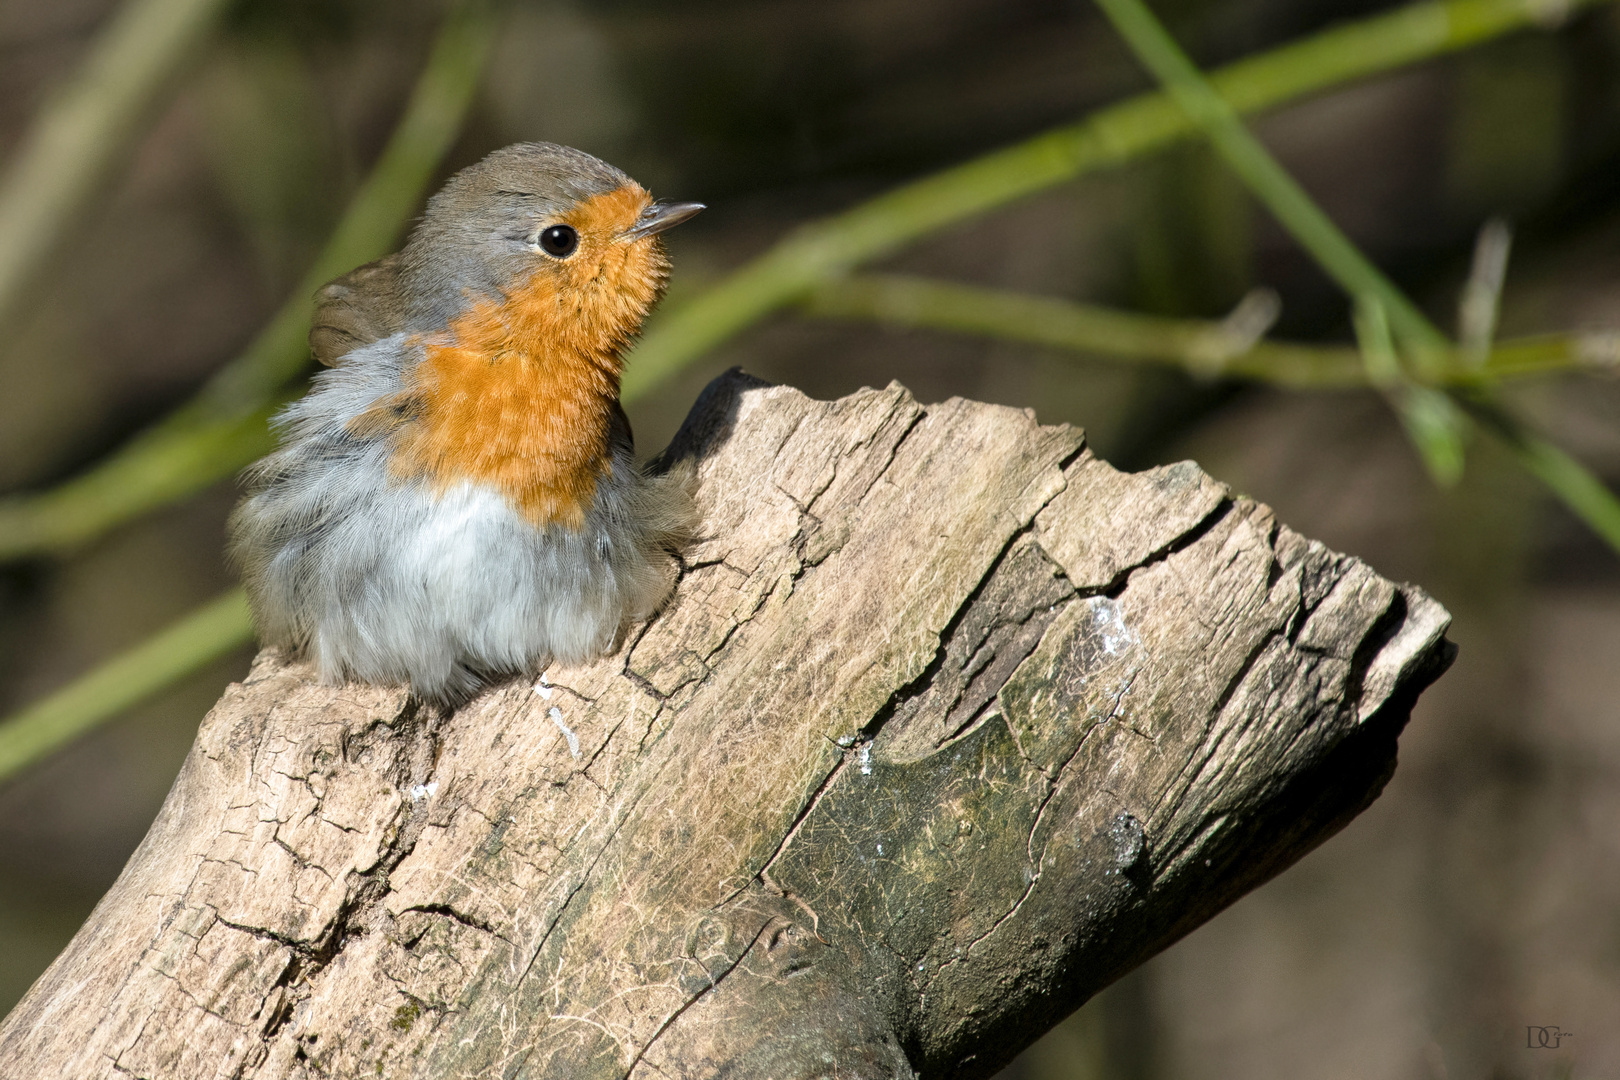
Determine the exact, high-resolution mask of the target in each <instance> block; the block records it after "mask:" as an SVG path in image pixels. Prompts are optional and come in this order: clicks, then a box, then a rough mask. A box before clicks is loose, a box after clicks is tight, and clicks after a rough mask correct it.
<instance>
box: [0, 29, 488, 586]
mask: <svg viewBox="0 0 1620 1080" xmlns="http://www.w3.org/2000/svg"><path fill="white" fill-rule="evenodd" d="M493 38H494V21H493V19H492V18H491V16H490V15H489V13H488V11H487V10H486V9H485V7H484V6H483V5H482V4H475V3H469V4H463V5H461V6H460V7H459V8H457V9H456V10H455V11H453V12H452V13H451V14H450V15H449V16H448V17H447V19H446V22H445V24H444V26H443V27H442V28H441V30H440V31H439V35H438V37H437V39H436V41H435V43H434V45H433V50H432V53H431V54H430V56H429V58H428V62H427V65H426V67H425V68H424V70H423V72H422V75H421V77H420V78H419V79H418V80H417V83H416V86H415V88H414V89H413V91H412V93H411V97H410V100H409V101H408V102H407V104H406V106H405V111H404V113H403V115H402V116H401V118H400V121H399V124H398V125H397V126H396V127H395V129H394V132H393V135H392V136H391V137H390V138H389V141H388V145H387V147H385V148H384V150H383V153H382V156H381V157H380V158H378V160H377V164H376V165H375V166H373V168H372V170H371V173H370V175H369V176H368V177H367V178H366V181H365V183H364V184H362V186H361V188H360V190H359V191H358V192H356V193H355V196H354V198H353V199H352V200H350V203H349V206H348V209H347V210H346V211H345V212H344V215H343V218H342V220H341V221H340V222H339V223H338V225H337V227H336V229H335V230H334V231H333V233H332V235H331V237H330V238H329V239H328V240H327V242H326V245H325V246H324V247H323V249H322V250H321V253H320V255H319V256H318V257H317V258H316V260H315V263H314V265H313V266H311V267H310V269H309V271H308V272H307V273H306V274H305V275H304V278H303V280H302V281H300V282H299V284H298V286H297V287H296V288H295V289H294V290H293V293H292V295H291V296H290V297H289V298H288V299H287V302H286V303H284V304H283V305H282V307H281V310H280V311H278V312H277V313H276V314H275V316H274V317H273V318H272V319H271V320H270V322H269V323H268V324H267V325H266V326H265V327H264V329H263V330H261V331H260V332H259V334H258V336H257V337H255V338H254V339H253V341H252V342H251V343H250V344H249V345H248V347H247V349H246V350H245V351H244V352H243V353H242V354H241V355H240V356H238V357H237V358H236V359H235V360H233V361H231V362H230V363H229V364H227V365H225V367H223V368H221V369H220V370H219V371H218V372H216V373H215V374H214V376H213V377H212V378H210V379H209V380H208V382H207V383H206V384H204V386H203V387H202V389H201V390H200V391H199V392H198V393H197V394H196V395H195V396H194V397H193V398H192V399H191V400H190V401H189V402H187V403H186V404H185V405H182V406H181V407H180V408H179V409H177V410H176V411H175V412H174V413H172V414H170V415H169V416H168V417H167V418H165V419H164V420H162V421H160V422H159V423H157V424H156V425H154V426H153V427H151V428H148V429H147V430H146V431H144V432H141V433H140V434H139V435H137V436H135V437H134V438H133V439H131V440H130V441H129V442H128V443H126V444H125V445H124V446H123V447H121V448H119V449H118V450H117V451H115V452H114V453H113V454H111V455H110V456H109V457H107V458H105V459H103V460H102V461H101V462H100V463H98V464H97V465H96V466H94V467H93V468H91V469H90V470H89V471H87V472H85V473H82V474H80V475H79V476H77V477H74V478H73V479H71V480H69V481H67V482H65V483H63V484H61V485H59V486H57V487H55V488H53V489H51V490H49V491H45V492H41V493H39V494H36V495H22V496H12V497H10V498H7V499H3V500H0V560H3V559H15V558H20V557H23V556H27V555H34V554H39V553H42V552H49V551H60V550H63V549H66V548H71V547H73V546H75V545H78V544H81V543H84V542H86V541H88V540H90V539H93V538H94V537H96V536H98V535H100V534H102V533H104V532H106V531H107V530H108V529H110V528H112V527H113V526H115V525H118V524H121V523H122V522H125V521H128V520H130V519H132V518H135V517H138V516H139V515H141V514H143V513H146V512H148V511H150V510H153V509H156V508H157V507H159V506H163V505H166V504H168V503H171V502H176V501H178V500H180V499H182V498H184V497H186V496H187V495H191V494H193V493H195V492H197V491H199V490H201V489H202V488H204V487H206V486H208V485H209V484H212V483H214V482H215V481H217V480H219V479H221V478H223V477H225V476H228V475H230V474H231V473H233V472H235V471H236V470H237V469H240V468H241V467H242V466H243V465H246V464H247V463H248V462H250V461H252V460H253V459H255V458H257V457H259V456H261V455H262V454H264V453H265V452H266V451H267V450H269V449H270V447H271V445H272V441H271V437H270V434H269V432H268V431H267V430H266V428H265V419H266V417H267V416H268V415H269V413H270V412H272V411H274V407H275V406H276V405H277V404H279V403H280V402H281V401H284V400H285V399H286V398H287V397H288V396H289V392H288V391H287V390H285V389H284V388H285V387H286V386H287V384H288V383H289V382H290V381H291V380H292V379H293V378H295V377H296V376H297V375H298V374H299V373H301V372H302V371H303V370H304V368H305V367H306V366H308V363H309V346H308V343H307V341H306V334H307V332H308V329H309V316H310V296H311V294H312V293H314V291H315V290H316V289H317V288H319V287H320V286H321V285H322V284H324V283H325V282H326V281H328V280H330V279H331V278H333V277H335V276H337V275H338V274H340V273H344V272H346V271H348V270H350V269H353V268H354V267H355V266H357V265H359V264H361V263H364V262H368V261H370V260H371V259H375V258H377V257H378V256H380V255H383V254H385V253H387V252H388V251H389V250H391V249H392V248H393V247H394V246H395V245H396V244H397V242H398V240H399V238H400V236H401V235H402V234H403V232H404V230H405V226H406V223H407V222H408V221H409V220H410V216H411V213H412V212H413V211H414V210H415V209H416V207H417V206H418V205H419V204H420V202H421V199H422V195H423V192H424V191H425V190H426V188H427V186H428V184H429V183H430V182H431V181H432V179H433V175H434V173H435V171H436V170H437V169H438V167H439V164H440V162H442V161H443V160H444V155H445V154H446V153H447V152H449V149H450V146H451V145H452V144H453V143H454V141H455V139H456V136H457V135H458V134H459V132H460V131H461V124H462V120H463V119H464V118H465V116H466V113H467V109H468V107H469V106H470V104H471V102H472V98H473V93H474V91H475V90H476V89H477V86H478V82H479V78H480V76H481V75H482V73H483V68H484V63H485V60H486V59H487V57H488V54H489V48H490V45H491V43H492V41H493Z"/></svg>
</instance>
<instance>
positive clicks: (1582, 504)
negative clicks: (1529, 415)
mask: <svg viewBox="0 0 1620 1080" xmlns="http://www.w3.org/2000/svg"><path fill="white" fill-rule="evenodd" d="M1459 401H1460V402H1461V403H1462V406H1463V408H1464V409H1465V410H1467V412H1468V413H1469V415H1471V416H1472V417H1473V418H1474V419H1475V420H1477V421H1478V422H1479V425H1480V426H1481V427H1483V428H1484V429H1485V430H1486V431H1489V432H1490V433H1491V434H1493V435H1495V436H1496V437H1497V438H1498V439H1501V440H1502V443H1503V444H1504V445H1505V446H1507V448H1508V449H1509V450H1511V451H1512V452H1513V456H1514V457H1515V458H1516V459H1517V460H1518V462H1519V464H1520V465H1522V466H1524V468H1525V470H1526V471H1527V472H1529V473H1530V474H1531V475H1532V476H1534V477H1535V478H1536V479H1538V480H1540V481H1541V482H1542V483H1543V484H1545V485H1546V486H1547V487H1548V488H1549V489H1551V490H1552V492H1553V493H1554V494H1555V495H1557V496H1558V498H1559V500H1560V501H1561V502H1563V504H1564V505H1565V506H1566V507H1568V508H1569V510H1570V512H1571V513H1573V514H1574V515H1575V516H1576V517H1578V518H1580V519H1581V520H1582V521H1584V522H1585V523H1586V525H1587V526H1588V527H1589V528H1590V529H1591V530H1592V531H1593V532H1595V533H1597V534H1598V536H1600V537H1602V538H1603V540H1604V541H1605V542H1606V543H1608V545H1609V546H1610V547H1611V548H1613V549H1614V550H1615V551H1620V500H1616V498H1615V496H1614V493H1613V492H1612V491H1610V490H1609V489H1608V488H1607V487H1605V486H1604V485H1603V482H1602V481H1600V480H1599V479H1598V478H1597V477H1595V476H1593V475H1592V473H1591V472H1590V471H1589V470H1587V468H1586V467H1585V466H1584V465H1582V464H1581V463H1580V462H1579V461H1577V460H1575V459H1574V458H1573V457H1571V456H1570V455H1569V454H1567V453H1565V452H1564V451H1563V450H1561V449H1559V448H1558V447H1557V446H1554V445H1553V444H1552V443H1550V442H1548V441H1547V440H1546V439H1544V438H1542V437H1541V436H1540V435H1539V434H1537V433H1536V432H1535V431H1534V430H1533V429H1532V428H1530V427H1529V426H1528V425H1526V424H1523V423H1521V422H1520V421H1518V420H1517V419H1515V418H1514V417H1513V416H1512V415H1510V414H1509V413H1508V412H1507V411H1506V410H1505V409H1503V408H1502V407H1501V406H1500V405H1498V404H1496V403H1495V402H1492V401H1490V400H1489V399H1487V398H1484V397H1477V396H1471V395H1466V394H1465V395H1462V396H1461V397H1460V398H1459Z"/></svg>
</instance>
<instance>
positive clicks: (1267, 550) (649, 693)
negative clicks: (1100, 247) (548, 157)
mask: <svg viewBox="0 0 1620 1080" xmlns="http://www.w3.org/2000/svg"><path fill="white" fill-rule="evenodd" d="M666 453H667V454H668V455H669V456H670V457H672V458H678V457H686V456H689V457H694V458H696V459H697V460H698V475H699V478H700V482H701V487H700V491H699V503H700V505H701V507H702V509H703V512H704V531H703V536H702V538H701V539H700V540H699V541H698V542H697V543H696V544H694V545H693V547H692V548H691V550H690V551H688V552H687V554H686V568H685V572H684V574H683V576H682V578H681V581H680V584H679V586H678V589H677V592H676V595H675V597H674V599H673V601H672V602H671V604H670V606H669V607H668V609H667V610H666V611H665V612H664V613H663V614H662V615H661V616H660V617H659V618H657V619H656V620H654V621H653V622H652V623H651V624H650V625H649V626H648V627H646V628H645V629H644V630H638V631H637V635H638V636H635V637H633V639H632V640H631V641H629V642H627V643H625V646H624V647H623V648H622V649H621V650H620V651H619V652H618V653H617V654H616V655H614V656H612V657H609V658H606V659H604V660H602V661H600V662H597V663H595V664H592V665H590V666H589V667H584V668H579V669H572V670H566V671H564V670H557V671H552V672H550V673H548V679H547V681H545V682H544V683H543V684H541V685H538V686H535V687H531V686H530V685H529V684H527V683H523V684H517V685H508V686H505V687H501V688H497V689H495V690H492V691H490V692H488V693H486V694H484V695H483V696H482V697H480V698H478V699H476V700H475V701H473V702H472V703H471V704H469V705H468V706H467V707H465V708H463V709H461V710H460V711H458V712H457V713H455V714H454V715H452V716H447V717H441V716H438V715H436V714H433V713H431V712H430V711H429V710H427V709H424V708H419V707H418V706H417V705H416V704H415V703H414V702H412V701H410V700H408V699H407V698H406V696H405V695H404V694H403V692H401V691H397V690H386V689H376V688H366V687H355V686H349V687H341V688H332V687H324V686H319V685H316V684H314V683H313V682H312V681H311V680H310V677H309V673H308V671H307V669H305V668H303V667H301V666H298V665H289V664H285V663H283V662H282V661H281V660H280V659H278V658H277V657H275V656H274V655H271V654H265V655H262V656H261V657H260V658H259V660H258V661H257V663H256V664H255V665H254V668H253V671H252V673H251V674H250V675H249V677H248V679H247V681H246V682H245V683H243V684H240V685H236V686H233V687H232V688H231V689H230V690H228V691H227V692H226V694H225V696H224V697H223V698H222V699H221V700H220V702H219V704H218V705H217V706H216V707H215V708H214V710H213V711H212V712H211V713H210V714H209V716H208V718H207V719H206V720H205V721H204V722H203V725H202V729H201V730H200V731H199V733H198V736H197V743H196V746H195V747H194V748H193V750H192V752H191V755H190V757H189V758H188V759H187V761H186V764H185V767H184V769H183V771H182V772H181V775H180V777H179V779H178V780H177V781H176V783H175V786H174V790H173V791H172V792H171V793H170V795H169V799H168V802H167V803H166V804H165V805H164V808H163V810H162V812H161V814H160V815H159V817H158V819H157V821H156V823H155V824H154V825H153V827H152V830H151V832H150V834H149V835H148V836H147V838H146V840H145V842H144V843H143V844H142V845H141V847H140V849H139V850H138V851H137V852H136V853H135V855H134V857H133V858H132V859H131V860H130V864H129V866H128V867H127V868H126V869H125V870H124V873H123V875H122V876H121V877H120V878H119V880H118V882H117V883H116V884H115V885H114V886H113V888H112V890H111V891H110V892H109V893H108V894H107V896H106V898H105V899H104V900H103V901H102V902H101V904H100V906H99V907H97V909H96V911H95V913H94V914H93V915H92V916H91V919H90V921H89V922H88V923H87V924H86V926H85V927H84V929H83V930H82V931H81V932H80V933H79V935H78V937H77V938H75V939H74V941H73V943H72V944H71V945H70V946H69V948H68V950H67V951H66V952H65V953H64V954H63V955H62V957H61V958H59V959H58V960H57V962H56V963H55V964H54V965H53V966H52V967H51V969H50V970H49V971H48V972H47V973H46V974H45V975H44V976H43V977H42V978H41V979H40V981H39V983H38V984H37V985H36V986H35V987H34V988H33V990H32V991H31V992H30V993H29V995H28V996H27V997H26V998H25V999H24V1000H23V1002H22V1003H21V1004H20V1005H18V1007H17V1009H16V1010H15V1011H14V1012H13V1013H12V1015H11V1017H10V1018H9V1019H8V1021H7V1022H6V1025H5V1026H4V1028H3V1029H0V1075H4V1076H19V1077H20V1076H52V1077H115V1076H116V1077H127V1076H136V1077H154V1078H156V1077H163V1078H174V1080H192V1078H203V1077H244V1078H246V1077H251V1078H272V1077H273V1078H282V1077H300V1078H301V1077H316V1076H320V1077H362V1076H367V1077H370V1076H388V1077H396V1078H397V1077H502V1078H515V1077H555V1078H563V1077H567V1078H581V1080H583V1078H591V1077H624V1076H630V1077H635V1078H638V1080H639V1078H651V1077H657V1076H671V1077H691V1078H698V1077H717V1076H735V1077H748V1078H756V1077H758V1078H766V1077H771V1078H776V1080H799V1078H802V1080H811V1078H814V1077H823V1076H826V1077H832V1076H837V1077H841V1078H845V1080H848V1078H874V1080H875V1078H889V1077H910V1076H923V1077H953V1078H968V1077H982V1076H987V1075H989V1074H990V1073H992V1072H994V1071H995V1070H996V1069H997V1068H998V1067H999V1066H1001V1065H1002V1064H1004V1063H1005V1062H1006V1061H1007V1060H1009V1059H1010V1058H1011V1057H1012V1056H1013V1055H1014V1054H1015V1053H1016V1052H1017V1051H1018V1050H1019V1049H1021V1048H1022V1047H1023V1046H1025V1045H1027V1044H1028V1043H1029V1042H1031V1041H1033V1040H1034V1039H1035V1038H1036V1037H1038V1036H1039V1035H1040V1034H1041V1033H1042V1032H1043V1031H1045V1030H1046V1029H1047V1028H1048V1027H1049V1026H1050V1025H1051V1024H1053V1023H1055V1022H1056V1021H1057V1020H1058V1019H1060V1018H1061V1017H1062V1016H1064V1015H1066V1014H1067V1013H1068V1012H1070V1011H1072V1010H1073V1009H1074V1008H1076V1007H1077V1006H1079V1005H1080V1003H1081V1002H1083V1001H1084V1000H1085V999H1086V998H1087V997H1088V996H1089V995H1091V994H1092V993H1095V992H1096V991H1097V990H1098V989H1100V988H1101V987H1103V986H1104V985H1106V984H1107V983H1109V982H1110V981H1112V980H1113V979H1115V978H1117V977H1118V976H1119V975H1121V974H1123V973H1124V972H1125V971H1127V970H1128V969H1130V968H1131V967H1133V966H1135V965H1137V964H1139V963H1141V962H1142V961H1144V960H1146V959H1147V958H1148V957H1149V956H1151V955H1152V954H1153V953H1155V952H1157V951H1158V950H1160V949H1162V948H1164V947H1165V946H1166V945H1168V944H1169V943H1170V942H1172V941H1174V940H1175V939H1176V938H1177V937H1179V936H1180V935H1182V934H1185V933H1187V932H1188V931H1189V930H1191V929H1193V928H1194V927H1195V926H1197V925H1199V924H1200V923H1201V922H1203V921H1204V920H1206V919H1208V918H1210V917H1211V916H1212V915H1214V914H1215V913H1216V912H1217V911H1219V910H1220V909H1221V908H1222V907H1224V906H1225V905H1227V904H1229V903H1231V902H1232V901H1233V900H1234V899H1236V898H1237V897H1238V896H1240V895H1241V894H1242V893H1243V892H1245V891H1246V890H1248V889H1251V888H1253V887H1254V886H1256V885H1257V884H1259V883H1260V882H1262V881H1264V880H1265V879H1267V878H1269V877H1271V876H1272V875H1274V874H1276V873H1278V872H1279V871H1281V870H1282V869H1284V868H1285V867H1286V866H1288V865H1289V864H1291V863H1292V862H1293V861H1295V860H1296V859H1298V858H1299V857H1300V856H1301V855H1303V854H1304V853H1305V852H1306V851H1308V850H1309V849H1310V848H1311V847H1313V846H1315V845H1316V844H1318V843H1320V842H1321V841H1322V840H1323V839H1325V838H1326V837H1327V836H1329V835H1331V834H1332V833H1333V832H1334V831H1336V830H1337V829H1338V828H1340V827H1341V826H1342V825H1344V824H1345V822H1347V821H1348V820H1349V819H1350V818H1351V817H1353V816H1354V815H1355V814H1356V813H1358V812H1359V811H1360V810H1362V809H1363V808H1364V807H1365V806H1367V804H1368V803H1370V802H1371V801H1372V799H1373V798H1375V797H1376V796H1377V794H1378V792H1379V790H1380V789H1381V788H1382V786H1383V784H1384V782H1385V781H1386V780H1387V779H1388V777H1389V775H1390V772H1391V770H1392V769H1393V768H1394V762H1395V751H1396V736H1397V735H1398V733H1399V732H1400V729H1401V726H1402V725H1403V724H1404V723H1405V721H1406V718H1407V715H1408V712H1409V710H1410V708H1411V706H1412V703H1413V701H1414V699H1415V698H1416V695H1417V694H1418V693H1419V692H1420V691H1421V690H1422V689H1423V688H1424V687H1425V686H1426V685H1428V683H1429V682H1431V681H1432V680H1433V679H1435V678H1436V677H1438V675H1439V674H1440V673H1441V672H1442V671H1443V670H1444V669H1445V667H1446V665H1447V664H1448V663H1449V662H1450V659H1451V655H1452V651H1453V650H1452V647H1451V646H1450V645H1449V643H1447V642H1446V641H1445V639H1444V637H1443V636H1442V635H1443V633H1444V630H1445V627H1446V624H1447V615H1446V613H1445V612H1444V611H1443V610H1442V609H1441V608H1440V606H1439V605H1438V604H1436V603H1435V602H1434V601H1433V600H1431V599H1429V598H1428V597H1427V596H1426V595H1424V594H1423V593H1422V592H1420V591H1419V590H1417V589H1415V588H1412V587H1410V586H1397V585H1392V584H1390V583H1389V582H1387V581H1384V580H1383V579H1381V578H1379V577H1378V576H1377V575H1375V574H1374V573H1373V572H1372V571H1371V570H1369V569H1368V568H1367V567H1366V566H1365V565H1364V564H1362V563H1361V562H1359V561H1358V560H1356V559H1353V558H1347V557H1345V556H1341V555H1335V554H1333V553H1332V552H1330V551H1328V550H1326V549H1325V548H1323V547H1322V546H1321V545H1320V544H1316V543H1313V542H1311V541H1307V540H1304V539H1302V538H1301V537H1299V536H1298V535H1296V534H1295V533H1293V532H1291V531H1290V530H1288V529H1286V528H1284V527H1282V526H1280V525H1279V524H1278V523H1277V522H1276V521H1275V520H1274V519H1273V517H1272V515H1271V512H1270V510H1268V509H1267V508H1266V507H1264V506H1261V505H1258V504H1256V503H1254V502H1251V501H1248V500H1246V499H1240V498H1234V497H1233V496H1232V495H1231V494H1230V493H1229V492H1228V491H1226V489H1225V488H1224V487H1222V486H1221V485H1220V484H1217V483H1216V482H1214V481H1212V480H1211V479H1209V478H1208V477H1207V476H1205V475H1204V474H1203V473H1202V472H1200V471H1199V470H1198V469H1197V468H1196V467H1194V466H1193V465H1191V464H1187V463H1183V464H1180V465H1172V466H1168V467H1164V468H1159V469H1154V470H1150V471H1148V472H1145V473H1140V474H1136V475H1127V474H1122V473H1119V472H1116V471H1115V470H1114V469H1112V468H1110V467H1109V466H1108V465H1106V464H1105V463H1103V462H1102V461H1100V460H1098V459H1097V458H1095V457H1093V456H1092V455H1091V454H1090V453H1089V452H1087V451H1086V450H1085V449H1084V446H1083V439H1082V436H1081V434H1080V432H1078V431H1076V430H1074V429H1072V428H1067V427H1056V428H1053V427H1040V426H1038V425H1037V424H1036V423H1035V422H1034V421H1033V419H1031V417H1030V416H1029V415H1028V414H1027V413H1024V412H1019V411H1016V410H1012V409H1006V408H1000V407H995V406H989V405H982V404H978V403H974V402H969V401H960V400H953V401H948V402H945V403H944V404H941V405H932V406H927V407H924V406H921V405H918V404H917V403H916V402H915V401H914V400H913V399H912V398H911V396H910V395H909V394H908V393H907V392H906V391H905V390H904V389H903V388H901V387H899V386H891V387H889V388H888V389H886V390H881V391H872V390H867V391H862V392H861V393H858V394H854V395H852V396H850V397H847V398H844V399H842V400H839V401H834V402H818V401H812V400H810V399H808V398H806V397H804V396H803V395H802V394H799V393H798V392H796V391H794V390H791V389H787V388H784V387H765V386H763V385H762V384H759V383H756V382H754V381H752V380H750V379H749V378H748V377H747V376H743V375H740V374H736V373H733V374H731V375H728V376H724V377H722V378H721V379H719V380H716V382H715V383H714V384H712V385H711V386H710V387H709V389H708V390H707V391H705V393H704V395H703V397H702V398H701V399H700V400H699V402H698V404H697V405H696V407H694V409H693V413H692V416H691V417H690V418H689V419H688V421H687V424H686V427H685V428H683V430H682V432H681V434H680V435H679V436H677V438H676V441H675V443H674V444H673V445H672V446H671V448H670V449H669V451H667V452H666Z"/></svg>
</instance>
